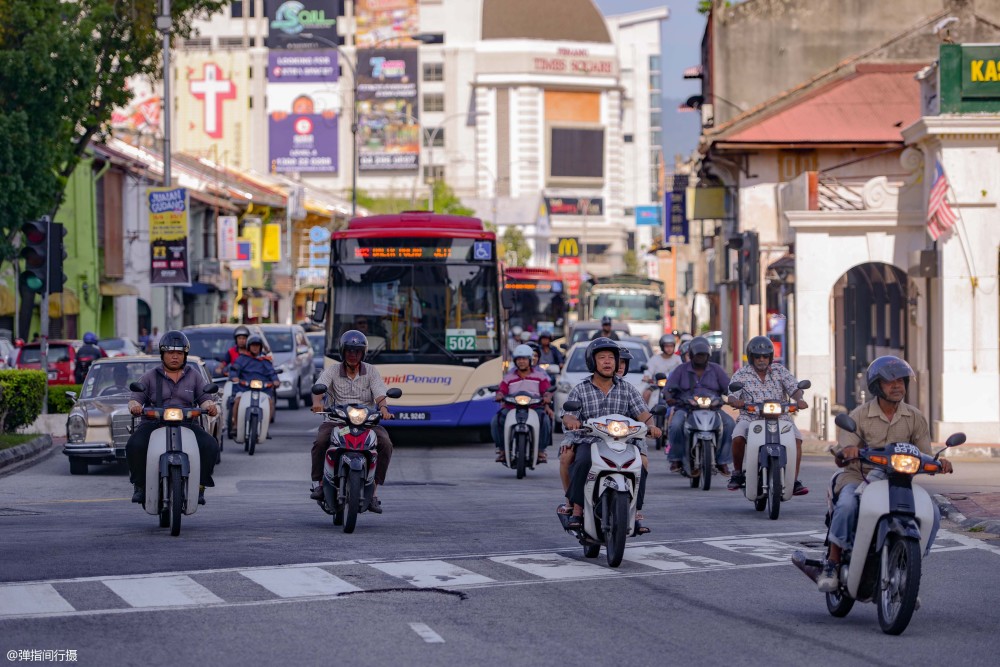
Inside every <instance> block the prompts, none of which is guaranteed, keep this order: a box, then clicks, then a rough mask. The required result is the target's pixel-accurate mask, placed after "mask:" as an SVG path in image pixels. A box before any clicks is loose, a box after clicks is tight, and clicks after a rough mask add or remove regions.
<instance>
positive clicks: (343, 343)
mask: <svg viewBox="0 0 1000 667" xmlns="http://www.w3.org/2000/svg"><path fill="white" fill-rule="evenodd" d="M349 349H350V350H361V359H362V360H364V358H365V355H366V354H367V353H368V339H367V338H365V335H364V334H363V333H361V332H360V331H357V330H355V329H351V330H350V331H345V332H344V335H343V336H341V337H340V359H341V360H344V359H345V358H346V357H345V356H344V355H345V353H346V352H347V350H349Z"/></svg>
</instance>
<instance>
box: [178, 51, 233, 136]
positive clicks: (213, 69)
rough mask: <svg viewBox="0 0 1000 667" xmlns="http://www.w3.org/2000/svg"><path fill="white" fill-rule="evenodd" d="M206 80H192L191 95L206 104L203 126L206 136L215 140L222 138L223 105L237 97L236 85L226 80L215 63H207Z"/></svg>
mask: <svg viewBox="0 0 1000 667" xmlns="http://www.w3.org/2000/svg"><path fill="white" fill-rule="evenodd" d="M204 67H205V68H204V78H202V79H192V80H191V83H190V85H189V87H190V90H191V94H192V95H194V96H195V97H196V98H198V99H199V100H202V101H203V102H204V103H205V106H204V109H203V111H202V125H203V126H204V128H205V134H207V135H208V136H210V137H212V138H213V139H221V138H222V103H223V101H225V100H231V99H233V98H234V97H236V84H234V83H233V82H232V80H231V79H226V78H224V77H225V75H224V74H223V72H222V69H221V68H220V67H219V66H218V65H216V64H215V63H205V66H204Z"/></svg>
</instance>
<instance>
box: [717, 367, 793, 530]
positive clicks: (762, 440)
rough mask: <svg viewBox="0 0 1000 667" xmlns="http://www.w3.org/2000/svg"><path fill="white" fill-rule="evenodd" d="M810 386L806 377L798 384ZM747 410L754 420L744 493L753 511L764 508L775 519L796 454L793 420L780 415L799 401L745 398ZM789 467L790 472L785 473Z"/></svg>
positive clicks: (733, 388) (739, 386) (735, 388)
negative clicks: (784, 419)
mask: <svg viewBox="0 0 1000 667" xmlns="http://www.w3.org/2000/svg"><path fill="white" fill-rule="evenodd" d="M811 386H812V383H811V382H809V380H802V381H801V382H799V385H798V387H799V389H803V390H805V389H808V388H809V387H811ZM729 391H730V392H731V393H733V394H735V393H736V392H739V391H743V383H742V382H733V383H732V384H730V385H729ZM751 398H752V397H751ZM746 410H747V412H748V413H749V414H751V415H754V416H755V419H754V420H753V421H752V422H750V426H749V428H748V430H747V444H746V451H745V452H744V454H743V474H744V476H745V479H746V486H745V487H744V489H743V495H745V496H746V498H747V500H749V501H751V502H752V503H753V506H754V509H755V510H757V511H758V512H763V511H764V508H765V507H766V508H767V516H768V518H770V519H772V520H773V519H777V518H778V514H779V513H780V512H781V502H782V501H783V500H785V501H787V500H791V499H792V492H793V491H794V490H795V475H794V470H795V461H796V459H797V457H798V449H797V446H796V443H795V431H794V429H792V423H791V422H790V421H782V420H781V416H782V415H786V414H792V413H794V412H796V411H797V410H798V402H797V401H791V402H789V403H782V402H781V401H759V402H756V401H752V400H747V403H746ZM789 466H791V470H792V471H793V474H792V475H789V474H788V470H789ZM789 478H790V479H789Z"/></svg>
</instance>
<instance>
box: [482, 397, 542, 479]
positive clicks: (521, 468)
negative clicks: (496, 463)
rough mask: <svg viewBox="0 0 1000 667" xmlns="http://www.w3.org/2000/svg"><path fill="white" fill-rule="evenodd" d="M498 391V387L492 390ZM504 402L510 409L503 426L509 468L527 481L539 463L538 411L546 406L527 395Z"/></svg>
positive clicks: (539, 435) (506, 399) (510, 398)
mask: <svg viewBox="0 0 1000 667" xmlns="http://www.w3.org/2000/svg"><path fill="white" fill-rule="evenodd" d="M489 389H490V391H493V392H495V391H497V389H498V387H497V386H492V387H490V388H489ZM503 402H504V404H505V405H506V406H508V407H509V408H510V409H509V410H508V411H507V416H506V417H505V418H504V423H503V426H502V431H501V433H503V443H502V444H501V445H500V446H501V447H502V448H503V451H504V454H505V456H506V457H507V463H506V464H505V465H506V466H507V467H508V468H512V469H514V470H516V471H517V478H518V479H523V478H524V475H525V471H526V470H527V469H528V468H531V469H532V470H534V469H535V465H536V464H537V463H538V452H539V449H538V442H539V438H540V437H541V420H540V419H539V418H538V413H537V412H535V409H536V408H538V407H540V406H541V405H542V399H541V397H539V396H534V395H532V394H530V393H529V392H526V391H519V392H517V393H516V394H511V395H509V396H505V397H504V399H503Z"/></svg>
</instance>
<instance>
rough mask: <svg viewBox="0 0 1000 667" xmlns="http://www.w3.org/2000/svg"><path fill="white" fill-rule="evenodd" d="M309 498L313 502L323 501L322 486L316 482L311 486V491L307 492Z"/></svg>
mask: <svg viewBox="0 0 1000 667" xmlns="http://www.w3.org/2000/svg"><path fill="white" fill-rule="evenodd" d="M309 497H310V498H312V499H313V500H323V485H322V484H321V483H319V482H316V483H315V484H314V485H313V488H312V491H310V492H309Z"/></svg>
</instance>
